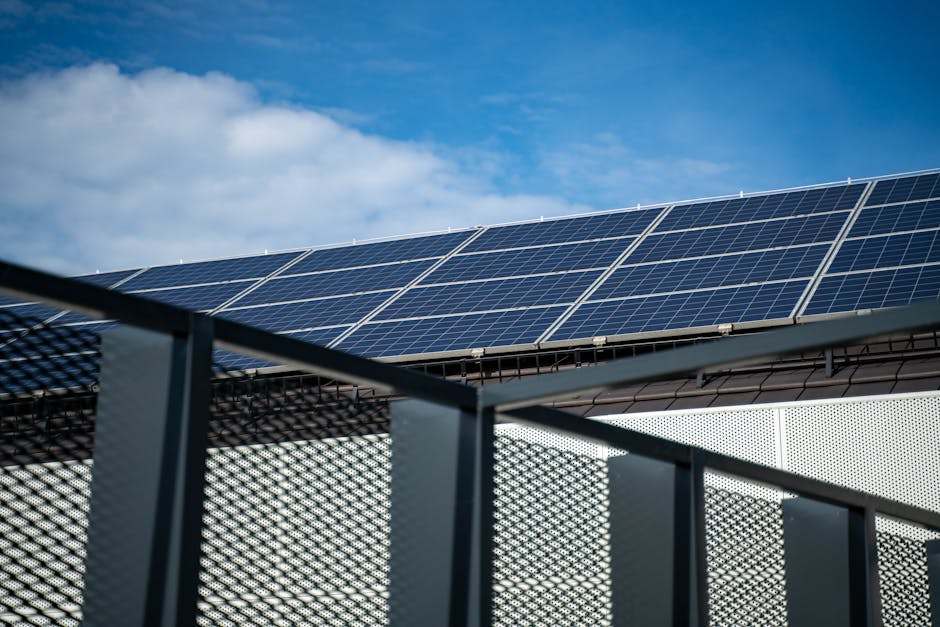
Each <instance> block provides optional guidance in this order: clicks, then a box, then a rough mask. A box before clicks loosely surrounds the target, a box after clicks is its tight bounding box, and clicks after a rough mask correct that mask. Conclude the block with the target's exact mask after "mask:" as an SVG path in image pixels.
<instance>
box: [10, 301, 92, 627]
mask: <svg viewBox="0 0 940 627" xmlns="http://www.w3.org/2000/svg"><path fill="white" fill-rule="evenodd" d="M98 350H99V338H98V336H97V334H95V333H90V332H87V331H79V330H76V329H73V328H69V327H59V328H54V327H50V326H46V325H43V324H42V323H41V321H40V320H38V319H29V318H21V317H19V316H16V315H14V314H12V313H10V312H9V311H8V310H0V622H3V623H25V622H28V623H31V624H38V625H44V624H45V625H49V624H55V625H78V624H79V622H80V621H81V606H82V590H83V575H84V571H85V548H86V539H87V538H86V530H87V525H88V499H89V483H90V479H91V456H92V444H93V437H94V416H95V406H96V403H95V394H94V390H93V389H92V384H93V383H94V382H95V381H96V379H97V359H98Z"/></svg>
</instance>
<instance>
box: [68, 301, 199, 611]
mask: <svg viewBox="0 0 940 627" xmlns="http://www.w3.org/2000/svg"><path fill="white" fill-rule="evenodd" d="M191 320H192V322H191V325H190V334H189V335H188V336H187V337H184V338H183V337H174V336H170V335H166V334H161V333H155V332H152V331H146V330H143V329H138V328H133V327H127V326H125V327H119V328H117V329H114V330H110V331H105V332H104V333H102V334H101V335H102V349H101V353H102V356H101V378H100V383H101V391H100V394H99V397H98V411H97V419H96V420H97V423H96V427H95V451H94V466H93V468H92V481H91V500H90V511H89V525H88V558H87V560H86V586H85V599H86V602H85V607H84V608H83V613H84V620H83V623H84V624H86V625H91V626H93V627H94V626H104V625H147V626H157V625H177V624H189V625H191V624H194V622H195V618H196V600H197V582H198V563H199V543H200V533H201V527H202V496H203V487H204V481H205V456H206V444H207V440H208V426H207V423H208V412H209V402H210V398H209V393H210V391H209V390H210V383H209V381H210V375H211V359H212V321H211V320H210V319H208V318H206V317H204V316H199V315H193V317H192V319H191Z"/></svg>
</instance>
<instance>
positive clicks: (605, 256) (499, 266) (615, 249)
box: [421, 237, 636, 285]
mask: <svg viewBox="0 0 940 627" xmlns="http://www.w3.org/2000/svg"><path fill="white" fill-rule="evenodd" d="M635 240H636V238H634V237H625V238H621V239H613V240H602V241H598V242H584V243H581V244H562V245H560V246H546V247H544V248H525V249H522V250H506V251H500V252H493V253H481V254H474V255H457V256H455V257H451V258H450V259H448V260H447V261H446V262H444V264H443V265H442V266H441V267H440V268H438V269H437V270H435V271H434V272H432V273H431V274H430V275H428V276H427V277H426V278H425V279H423V280H422V281H421V283H422V284H423V285H431V284H434V283H445V282H451V281H472V280H474V279H490V278H496V277H508V276H517V275H522V274H539V273H543V272H561V271H567V270H581V269H587V268H601V267H607V266H609V265H610V264H611V263H613V262H614V261H615V260H616V259H617V257H618V256H620V254H621V253H622V252H623V251H625V250H626V249H627V247H629V246H630V244H632V243H633V242H634V241H635Z"/></svg>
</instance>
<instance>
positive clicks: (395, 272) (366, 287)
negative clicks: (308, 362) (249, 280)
mask: <svg viewBox="0 0 940 627" xmlns="http://www.w3.org/2000/svg"><path fill="white" fill-rule="evenodd" d="M433 263H434V262H433V261H413V262H407V263H396V264H391V265H385V266H372V267H369V268H358V269H354V270H338V271H332V272H322V273H317V274H304V275H300V276H289V277H284V278H281V277H277V278H274V279H271V280H269V281H267V282H266V283H263V284H262V285H260V286H259V287H258V288H257V289H255V290H252V291H251V292H249V293H248V294H246V295H245V296H243V297H242V298H240V299H238V301H236V302H235V303H233V305H232V306H242V305H257V304H261V303H278V302H284V301H291V300H303V299H308V298H319V297H323V296H337V295H340V294H352V293H354V292H364V291H377V290H386V289H391V288H396V287H403V286H405V285H407V284H408V283H410V282H411V281H412V280H414V279H415V278H417V277H418V275H420V274H421V273H422V272H424V271H425V270H427V269H428V268H429V267H431V265H432V264H433Z"/></svg>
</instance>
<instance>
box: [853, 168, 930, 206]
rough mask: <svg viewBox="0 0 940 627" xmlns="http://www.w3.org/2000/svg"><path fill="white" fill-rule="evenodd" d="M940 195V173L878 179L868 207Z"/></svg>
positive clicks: (867, 203)
mask: <svg viewBox="0 0 940 627" xmlns="http://www.w3.org/2000/svg"><path fill="white" fill-rule="evenodd" d="M937 197H940V173H935V174H923V175H921V176H908V177H905V178H900V179H888V180H884V181H878V182H877V183H876V184H875V189H874V190H872V192H871V196H869V197H868V200H867V201H866V202H865V206H866V207H871V206H874V205H886V204H888V203H893V202H906V201H908V200H926V199H927V198H937Z"/></svg>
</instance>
